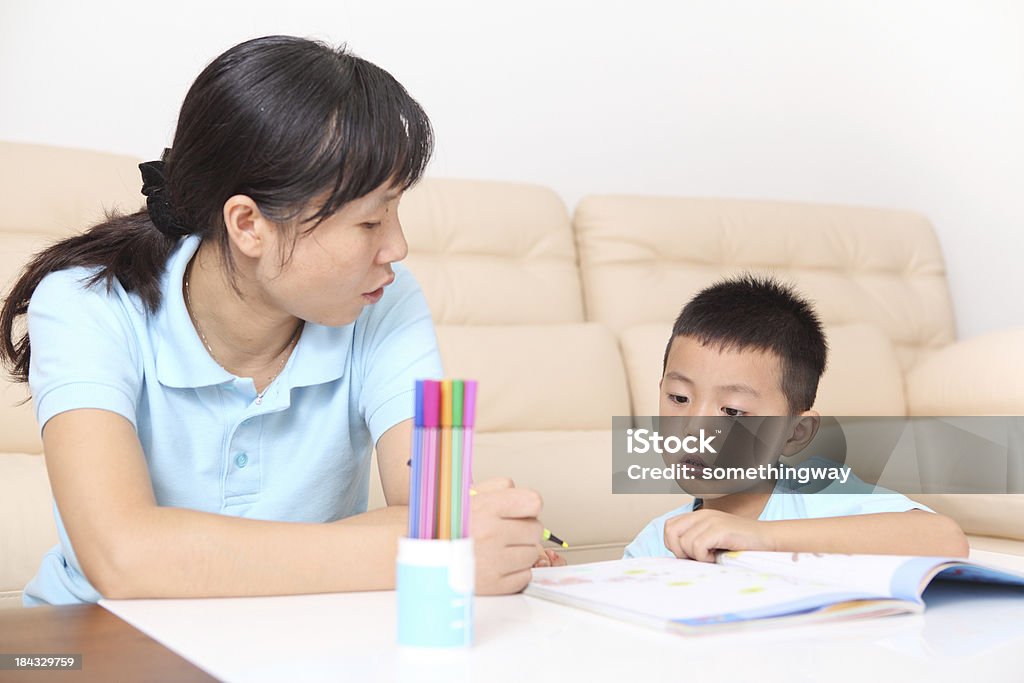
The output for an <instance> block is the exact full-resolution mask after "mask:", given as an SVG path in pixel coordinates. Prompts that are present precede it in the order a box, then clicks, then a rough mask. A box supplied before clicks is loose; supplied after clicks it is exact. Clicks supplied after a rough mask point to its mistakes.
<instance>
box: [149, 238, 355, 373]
mask: <svg viewBox="0 0 1024 683" xmlns="http://www.w3.org/2000/svg"><path fill="white" fill-rule="evenodd" d="M199 244H200V239H199V237H197V236H195V235H189V236H188V237H185V238H183V239H182V240H181V243H180V244H179V245H178V248H177V250H176V251H175V252H174V253H173V254H172V255H171V257H170V259H169V260H168V264H167V269H166V271H165V272H164V276H163V281H162V283H161V290H162V291H163V301H162V303H161V306H160V308H159V309H158V310H157V312H156V314H155V318H154V323H153V325H154V328H155V332H156V335H155V336H156V339H155V343H154V351H155V355H156V374H157V380H158V381H159V382H160V383H161V384H163V385H164V386H167V387H172V388H177V389H186V388H198V387H205V386H212V385H216V384H222V383H225V382H233V381H234V380H235V379H236V377H235V376H234V375H232V374H231V373H230V372H228V371H227V370H225V369H224V368H222V367H221V366H220V365H219V364H218V363H217V361H215V360H214V359H213V358H212V357H211V356H210V354H209V353H208V352H207V350H206V347H205V346H204V345H203V342H202V340H201V339H200V338H199V334H198V332H197V331H196V328H195V326H194V325H193V324H192V317H191V316H190V315H189V313H188V309H187V308H186V307H185V296H184V293H183V291H182V288H183V286H184V285H183V283H184V278H185V270H186V268H187V267H188V262H189V261H190V260H191V259H192V257H193V256H194V255H195V253H196V251H197V250H198V249H199ZM354 326H355V323H351V324H349V325H345V326H344V327H328V326H326V325H317V324H315V323H310V322H307V323H306V324H305V327H304V329H303V330H302V335H301V336H300V337H299V341H298V343H297V344H296V345H295V348H294V349H293V350H292V355H291V357H290V358H289V359H288V363H287V365H286V367H285V368H284V370H283V371H282V372H281V376H280V377H278V379H277V381H276V382H275V384H278V383H279V384H282V385H285V384H286V385H287V387H288V388H289V389H291V388H294V387H301V386H313V385H316V384H324V383H327V382H333V381H334V380H337V379H339V378H341V377H342V376H343V375H344V374H345V367H346V365H347V363H348V356H349V352H350V349H351V347H352V338H353V328H354Z"/></svg>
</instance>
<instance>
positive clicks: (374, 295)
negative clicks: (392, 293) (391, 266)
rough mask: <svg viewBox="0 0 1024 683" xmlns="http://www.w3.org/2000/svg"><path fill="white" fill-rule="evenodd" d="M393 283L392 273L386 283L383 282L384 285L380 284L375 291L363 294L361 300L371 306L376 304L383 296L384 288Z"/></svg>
mask: <svg viewBox="0 0 1024 683" xmlns="http://www.w3.org/2000/svg"><path fill="white" fill-rule="evenodd" d="M394 281H395V275H394V273H392V275H391V277H389V278H388V281H387V282H385V283H384V284H382V285H381V286H380V287H378V288H377V289H375V290H373V291H372V292H363V299H364V300H366V301H367V302H368V303H371V304H375V303H377V302H378V301H380V298H381V297H382V296H384V288H385V287H387V286H388V285H390V284H391V283H392V282H394Z"/></svg>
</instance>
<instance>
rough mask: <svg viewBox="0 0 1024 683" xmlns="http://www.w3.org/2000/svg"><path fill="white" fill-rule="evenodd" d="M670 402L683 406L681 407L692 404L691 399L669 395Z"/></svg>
mask: <svg viewBox="0 0 1024 683" xmlns="http://www.w3.org/2000/svg"><path fill="white" fill-rule="evenodd" d="M668 400H670V401H672V402H673V403H675V404H677V405H681V406H682V405H686V404H687V403H689V402H690V399H689V398H687V397H686V396H680V395H679V394H669V395H668Z"/></svg>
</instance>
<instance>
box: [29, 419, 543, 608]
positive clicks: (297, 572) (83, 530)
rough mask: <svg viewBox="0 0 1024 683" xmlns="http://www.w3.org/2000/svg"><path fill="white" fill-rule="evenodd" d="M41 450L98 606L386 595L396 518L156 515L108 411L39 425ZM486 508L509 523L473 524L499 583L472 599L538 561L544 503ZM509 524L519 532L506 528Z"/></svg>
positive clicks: (487, 577)
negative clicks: (326, 520)
mask: <svg viewBox="0 0 1024 683" xmlns="http://www.w3.org/2000/svg"><path fill="white" fill-rule="evenodd" d="M43 444H44V448H45V453H46V461H47V469H48V472H49V476H50V482H51V485H52V487H53V493H54V497H55V499H56V501H57V507H58V509H59V510H60V513H61V517H62V519H63V521H64V525H65V528H66V529H67V532H68V536H69V538H70V540H71V542H72V544H73V546H74V549H75V553H76V555H77V557H78V560H79V562H80V563H81V566H82V569H83V571H84V572H85V575H86V577H87V578H88V579H89V580H90V582H91V583H92V584H93V585H94V586H95V587H96V589H97V590H98V591H99V592H100V593H101V594H102V595H104V596H105V597H109V598H142V597H150V598H153V597H216V596H244V595H281V594H292V593H319V592H333V591H352V590H377V589H390V588H393V587H394V576H395V555H396V549H397V539H398V537H399V536H401V535H402V534H403V533H404V531H405V527H406V516H407V513H406V509H405V508H404V507H401V506H395V507H388V508H385V509H383V510H376V511H373V512H369V513H366V514H363V515H356V516H354V517H351V518H347V519H345V520H342V521H339V522H336V523H333V524H303V523H293V522H269V521H259V520H252V519H244V518H238V517H229V516H225V515H218V514H213V513H206V512H199V511H195V510H188V509H182V508H171V507H160V506H158V505H157V504H156V500H155V497H154V495H153V488H152V484H151V482H150V479H149V473H148V471H147V469H146V463H145V459H144V457H143V452H142V447H141V445H140V444H139V441H138V438H137V436H136V434H135V432H134V430H133V428H132V426H131V424H130V423H129V422H128V420H126V419H125V418H123V417H121V416H120V415H117V414H115V413H112V412H109V411H105V410H96V409H80V410H72V411H68V412H65V413H60V414H59V415H57V416H55V417H53V418H52V419H50V420H49V421H48V422H47V424H46V427H45V429H44V430H43ZM488 498H490V499H491V500H490V501H487V502H488V504H489V505H496V504H497V505H499V506H500V508H501V509H502V510H503V511H504V513H505V514H506V517H502V516H499V515H498V514H495V513H494V511H493V510H491V511H488V510H483V511H481V512H480V526H481V527H483V528H484V529H488V530H489V533H490V534H492V535H493V536H494V537H495V538H496V539H497V541H498V542H497V543H491V544H482V545H483V546H484V548H483V550H484V551H485V552H487V553H489V557H490V559H491V560H493V563H494V564H495V565H496V566H497V567H498V568H499V571H497V572H489V571H484V572H483V573H482V574H479V575H478V576H479V578H480V579H481V581H482V583H481V581H478V589H479V590H481V592H491V593H507V592H513V591H517V590H521V589H522V587H523V586H525V584H526V582H527V581H528V580H529V567H530V565H532V564H533V561H534V560H535V559H536V558H535V556H534V548H535V545H533V544H534V543H535V536H537V535H538V534H539V528H540V523H539V522H537V520H536V517H537V515H538V514H539V512H540V499H539V497H538V496H537V495H536V494H535V493H533V492H531V491H525V490H515V489H508V490H505V491H501V492H498V493H496V494H494V495H492V496H488ZM474 513H477V510H476V506H474ZM513 520H514V522H516V523H515V524H513V523H508V522H510V521H513ZM534 526H536V529H533V527H534ZM524 546H525V547H524ZM524 571H525V580H524V579H523V576H524Z"/></svg>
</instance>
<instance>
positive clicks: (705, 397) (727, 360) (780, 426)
mask: <svg viewBox="0 0 1024 683" xmlns="http://www.w3.org/2000/svg"><path fill="white" fill-rule="evenodd" d="M659 415H660V416H661V417H662V418H671V417H679V418H687V419H685V420H681V421H679V422H675V424H676V429H681V430H684V431H685V432H686V433H687V434H698V433H699V431H700V430H701V429H703V430H704V431H705V433H709V434H715V435H716V436H717V437H718V439H717V444H718V446H719V448H718V449H717V450H718V452H717V454H715V455H711V454H700V455H681V456H677V457H675V458H674V460H675V461H678V462H679V463H681V464H684V465H685V464H689V465H691V467H692V468H693V469H692V470H691V472H692V477H693V478H691V479H689V480H681V481H678V482H677V483H678V484H679V485H680V486H681V487H683V488H684V489H685V490H686V491H688V492H689V493H692V494H694V495H697V496H702V497H705V498H715V497H718V496H722V495H727V494H730V493H739V492H742V491H753V490H759V489H762V488H766V487H767V488H770V487H771V482H767V481H749V480H747V481H737V480H727V481H715V480H710V481H709V480H705V479H703V476H702V473H703V469H702V468H704V467H757V466H758V465H761V464H769V463H775V462H777V461H778V458H779V456H780V455H791V454H793V453H796V452H799V450H800V449H801V448H803V446H804V445H806V443H807V442H808V441H810V439H811V438H813V432H816V431H817V424H816V419H815V420H814V422H815V424H813V425H810V424H808V421H804V420H800V419H799V418H800V417H812V418H817V413H815V412H813V411H807V412H805V413H803V414H802V415H800V416H791V415H790V411H789V402H788V401H787V400H786V396H785V394H784V393H783V392H782V362H781V360H780V359H779V357H778V356H776V355H775V354H774V353H771V352H770V351H760V350H754V349H747V350H743V351H737V350H735V349H725V350H720V349H719V347H718V345H717V344H710V345H708V346H704V345H702V344H701V343H700V342H699V341H698V340H696V339H693V338H692V337H684V336H680V337H676V338H675V339H674V340H673V341H672V346H671V348H670V349H669V354H668V361H667V363H666V365H665V374H664V376H663V377H662V379H661V399H660V404H659ZM740 416H747V418H748V419H745V420H742V421H734V420H731V419H729V418H733V417H740ZM753 416H789V417H790V419H766V420H756V419H750V417H753ZM702 418H717V419H702ZM671 422H674V421H671ZM671 422H670V421H665V420H662V421H661V424H663V425H665V426H667V425H668V424H671ZM808 430H811V433H810V434H809V437H810V438H807V437H808V433H807V432H808ZM669 464H673V463H669Z"/></svg>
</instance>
